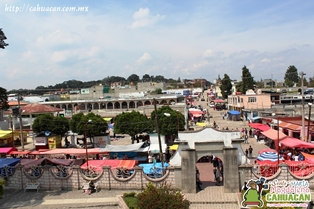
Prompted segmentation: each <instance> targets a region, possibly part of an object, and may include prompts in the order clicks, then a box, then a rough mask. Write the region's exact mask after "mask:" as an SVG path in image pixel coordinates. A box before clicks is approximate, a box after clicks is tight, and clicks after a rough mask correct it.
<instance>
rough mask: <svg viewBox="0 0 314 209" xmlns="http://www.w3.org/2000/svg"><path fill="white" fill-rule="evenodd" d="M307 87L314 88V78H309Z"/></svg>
mask: <svg viewBox="0 0 314 209" xmlns="http://www.w3.org/2000/svg"><path fill="white" fill-rule="evenodd" d="M308 86H309V87H313V86H314V76H313V77H310V78H309V84H308Z"/></svg>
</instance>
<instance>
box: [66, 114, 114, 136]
mask: <svg viewBox="0 0 314 209" xmlns="http://www.w3.org/2000/svg"><path fill="white" fill-rule="evenodd" d="M89 120H91V122H90V123H88V121H89ZM85 124H86V132H87V133H86V134H87V136H103V135H104V134H105V133H106V131H107V129H108V124H107V122H106V121H105V120H104V119H103V118H102V117H101V116H100V115H96V114H95V113H93V112H90V113H88V114H87V115H84V114H83V113H78V114H75V115H73V116H72V119H71V120H70V128H71V130H72V131H73V132H74V133H78V134H84V126H85Z"/></svg>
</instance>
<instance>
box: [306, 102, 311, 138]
mask: <svg viewBox="0 0 314 209" xmlns="http://www.w3.org/2000/svg"><path fill="white" fill-rule="evenodd" d="M308 105H309V118H308V124H307V142H309V141H310V139H311V138H310V125H311V108H312V103H308Z"/></svg>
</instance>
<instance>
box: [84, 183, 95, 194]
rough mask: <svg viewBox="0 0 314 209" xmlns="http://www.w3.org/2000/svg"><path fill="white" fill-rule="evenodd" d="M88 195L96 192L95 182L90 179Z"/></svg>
mask: <svg viewBox="0 0 314 209" xmlns="http://www.w3.org/2000/svg"><path fill="white" fill-rule="evenodd" d="M85 192H86V193H87V194H88V195H90V194H91V193H93V192H95V184H94V182H93V181H90V182H89V184H88V189H87V191H85Z"/></svg>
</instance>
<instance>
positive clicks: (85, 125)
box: [84, 120, 92, 168]
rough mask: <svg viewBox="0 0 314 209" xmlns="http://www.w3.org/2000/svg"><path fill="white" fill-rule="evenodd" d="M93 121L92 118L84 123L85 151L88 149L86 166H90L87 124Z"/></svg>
mask: <svg viewBox="0 0 314 209" xmlns="http://www.w3.org/2000/svg"><path fill="white" fill-rule="evenodd" d="M91 122H92V120H88V121H87V122H86V123H85V124H84V138H85V151H86V166H87V168H88V152H87V137H86V127H87V124H90V123H91Z"/></svg>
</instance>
